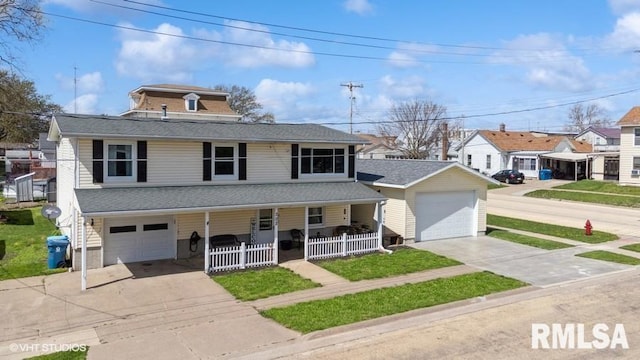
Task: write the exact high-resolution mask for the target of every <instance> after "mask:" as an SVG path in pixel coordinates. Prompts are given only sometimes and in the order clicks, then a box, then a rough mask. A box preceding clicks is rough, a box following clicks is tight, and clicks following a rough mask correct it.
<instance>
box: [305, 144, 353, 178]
mask: <svg viewBox="0 0 640 360" xmlns="http://www.w3.org/2000/svg"><path fill="white" fill-rule="evenodd" d="M301 151H302V152H301V159H300V163H301V169H300V172H301V173H302V174H344V168H345V166H344V164H345V155H344V149H322V148H317V149H312V148H302V150H301Z"/></svg>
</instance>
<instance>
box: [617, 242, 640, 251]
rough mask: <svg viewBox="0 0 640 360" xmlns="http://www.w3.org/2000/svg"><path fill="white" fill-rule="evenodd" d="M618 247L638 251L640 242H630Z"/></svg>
mask: <svg viewBox="0 0 640 360" xmlns="http://www.w3.org/2000/svg"><path fill="white" fill-rule="evenodd" d="M620 249H625V250H631V251H635V252H640V244H631V245H625V246H620Z"/></svg>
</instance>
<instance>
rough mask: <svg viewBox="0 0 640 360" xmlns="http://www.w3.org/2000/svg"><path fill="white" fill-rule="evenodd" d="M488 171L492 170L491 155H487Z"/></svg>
mask: <svg viewBox="0 0 640 360" xmlns="http://www.w3.org/2000/svg"><path fill="white" fill-rule="evenodd" d="M487 169H491V155H487Z"/></svg>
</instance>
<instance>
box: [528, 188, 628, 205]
mask: <svg viewBox="0 0 640 360" xmlns="http://www.w3.org/2000/svg"><path fill="white" fill-rule="evenodd" d="M524 196H528V197H534V198H540V199H559V200H570V201H579V202H587V203H594V204H604V205H613V206H624V207H631V208H637V207H640V196H638V197H636V196H624V195H612V194H598V193H589V192H578V191H562V190H535V191H532V192H528V193H526V194H525V195H524Z"/></svg>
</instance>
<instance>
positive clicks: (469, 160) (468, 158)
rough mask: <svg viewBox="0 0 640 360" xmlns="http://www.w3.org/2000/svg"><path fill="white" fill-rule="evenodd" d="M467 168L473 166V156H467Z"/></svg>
mask: <svg viewBox="0 0 640 360" xmlns="http://www.w3.org/2000/svg"><path fill="white" fill-rule="evenodd" d="M467 166H471V154H467Z"/></svg>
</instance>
